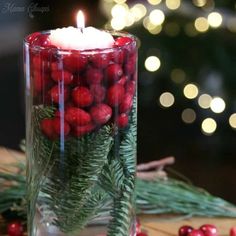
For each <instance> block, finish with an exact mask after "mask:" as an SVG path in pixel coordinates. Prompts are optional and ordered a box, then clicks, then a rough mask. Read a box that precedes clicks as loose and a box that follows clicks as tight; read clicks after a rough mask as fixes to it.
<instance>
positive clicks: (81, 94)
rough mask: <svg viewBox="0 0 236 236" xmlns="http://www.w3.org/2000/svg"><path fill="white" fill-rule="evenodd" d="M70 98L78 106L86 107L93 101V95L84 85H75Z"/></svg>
mask: <svg viewBox="0 0 236 236" xmlns="http://www.w3.org/2000/svg"><path fill="white" fill-rule="evenodd" d="M72 98H73V101H74V103H75V104H76V105H77V106H79V107H87V106H90V105H91V104H92V103H93V95H92V93H91V92H90V91H89V89H87V88H86V87H76V88H74V89H73V92H72Z"/></svg>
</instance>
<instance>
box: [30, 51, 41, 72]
mask: <svg viewBox="0 0 236 236" xmlns="http://www.w3.org/2000/svg"><path fill="white" fill-rule="evenodd" d="M32 63H33V68H34V70H39V71H41V70H42V61H41V57H40V55H36V56H34V57H33V60H32Z"/></svg>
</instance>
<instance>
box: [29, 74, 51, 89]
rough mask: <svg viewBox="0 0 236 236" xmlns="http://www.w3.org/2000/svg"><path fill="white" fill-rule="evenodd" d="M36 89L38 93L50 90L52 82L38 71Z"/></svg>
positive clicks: (35, 79) (35, 77)
mask: <svg viewBox="0 0 236 236" xmlns="http://www.w3.org/2000/svg"><path fill="white" fill-rule="evenodd" d="M33 79H34V89H35V91H36V92H41V91H42V90H43V89H46V88H48V87H49V86H50V85H51V84H52V81H51V80H50V79H49V76H48V75H47V74H41V73H39V72H37V71H34V77H33Z"/></svg>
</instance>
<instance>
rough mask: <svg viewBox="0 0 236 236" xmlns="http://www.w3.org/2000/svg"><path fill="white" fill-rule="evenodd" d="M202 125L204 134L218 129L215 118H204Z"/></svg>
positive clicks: (209, 133)
mask: <svg viewBox="0 0 236 236" xmlns="http://www.w3.org/2000/svg"><path fill="white" fill-rule="evenodd" d="M201 127H202V131H203V133H204V134H206V135H211V134H213V133H214V132H215V131H216V128H217V124H216V121H215V120H214V119H212V118H206V119H205V120H203V122H202V125H201Z"/></svg>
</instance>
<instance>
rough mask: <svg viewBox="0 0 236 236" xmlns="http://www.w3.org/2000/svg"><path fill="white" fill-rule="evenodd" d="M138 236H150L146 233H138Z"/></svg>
mask: <svg viewBox="0 0 236 236" xmlns="http://www.w3.org/2000/svg"><path fill="white" fill-rule="evenodd" d="M137 236H148V235H147V234H146V233H144V232H141V233H137Z"/></svg>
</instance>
